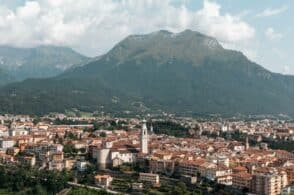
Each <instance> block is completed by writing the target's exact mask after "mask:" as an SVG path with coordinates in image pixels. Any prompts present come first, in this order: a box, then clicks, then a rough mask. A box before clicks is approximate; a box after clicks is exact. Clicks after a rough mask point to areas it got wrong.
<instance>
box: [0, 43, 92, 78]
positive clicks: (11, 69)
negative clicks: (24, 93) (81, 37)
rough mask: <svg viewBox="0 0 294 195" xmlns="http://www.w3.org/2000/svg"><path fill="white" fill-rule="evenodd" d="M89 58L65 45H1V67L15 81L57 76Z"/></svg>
mask: <svg viewBox="0 0 294 195" xmlns="http://www.w3.org/2000/svg"><path fill="white" fill-rule="evenodd" d="M88 60H89V58H87V57H85V56H82V55H81V54H79V53H77V52H75V51H73V50H72V49H69V48H65V47H57V46H40V47H36V48H14V47H8V46H0V69H2V70H3V71H5V72H6V73H7V74H8V75H10V77H11V78H14V80H15V81H21V80H24V79H27V78H44V77H52V76H56V75H58V74H60V73H62V72H63V71H65V70H67V69H69V68H71V67H72V66H75V65H79V64H82V63H85V62H88ZM10 81H12V80H10Z"/></svg>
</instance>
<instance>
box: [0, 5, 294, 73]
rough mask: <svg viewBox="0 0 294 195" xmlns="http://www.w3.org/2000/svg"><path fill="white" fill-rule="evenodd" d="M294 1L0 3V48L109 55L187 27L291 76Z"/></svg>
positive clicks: (293, 58)
mask: <svg viewBox="0 0 294 195" xmlns="http://www.w3.org/2000/svg"><path fill="white" fill-rule="evenodd" d="M293 6H294V2H293V0H283V1H282V0H259V1H257V0H81V1H77V0H30V1H26V0H0V44H2V45H11V46H16V47H34V46H38V45H44V44H53V45H62V46H68V47H72V48H74V49H75V50H77V51H79V52H81V53H83V54H86V55H88V56H96V55H101V54H103V53H105V52H107V51H108V50H109V49H111V47H113V46H114V45H115V44H116V43H117V42H118V41H120V40H121V39H123V38H124V37H125V36H127V35H129V34H134V33H135V34H144V33H149V32H152V31H157V30H160V29H167V30H170V31H173V32H180V31H182V30H185V29H187V28H189V29H192V30H195V31H199V32H202V33H205V34H208V35H210V36H214V37H216V38H217V39H218V40H219V41H220V42H221V44H223V45H224V47H226V48H229V49H236V50H240V51H242V52H243V53H245V55H247V56H248V57H249V58H250V59H251V60H253V61H256V62H257V63H259V64H261V65H263V66H264V67H266V68H267V69H269V70H271V71H274V72H279V73H283V74H294V55H292V51H293V49H294V36H293V33H294V32H293V31H294V29H293V28H294V26H293V22H291V19H292V18H294V7H293Z"/></svg>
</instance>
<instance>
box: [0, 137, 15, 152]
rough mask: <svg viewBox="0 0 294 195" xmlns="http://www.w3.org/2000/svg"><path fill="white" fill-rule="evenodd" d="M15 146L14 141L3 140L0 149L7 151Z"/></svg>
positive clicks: (0, 142)
mask: <svg viewBox="0 0 294 195" xmlns="http://www.w3.org/2000/svg"><path fill="white" fill-rule="evenodd" d="M13 146H14V140H13V139H9V138H2V139H1V140H0V148H3V149H7V148H11V147H13Z"/></svg>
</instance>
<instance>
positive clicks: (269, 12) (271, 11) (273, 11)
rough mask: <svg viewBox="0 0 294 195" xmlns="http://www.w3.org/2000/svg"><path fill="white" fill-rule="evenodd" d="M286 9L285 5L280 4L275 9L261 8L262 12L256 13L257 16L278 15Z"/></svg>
mask: <svg viewBox="0 0 294 195" xmlns="http://www.w3.org/2000/svg"><path fill="white" fill-rule="evenodd" d="M287 9H288V7H287V6H282V7H280V8H277V9H272V8H267V9H265V10H263V12H261V13H259V14H257V16H258V17H268V16H274V15H278V14H281V13H283V12H285V11H287Z"/></svg>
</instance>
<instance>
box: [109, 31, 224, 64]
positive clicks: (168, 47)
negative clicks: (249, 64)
mask: <svg viewBox="0 0 294 195" xmlns="http://www.w3.org/2000/svg"><path fill="white" fill-rule="evenodd" d="M223 50H224V49H223V47H222V46H221V45H220V44H219V43H218V41H217V40H216V39H214V38H212V37H209V36H206V35H203V34H201V33H199V32H195V31H192V30H185V31H182V32H179V33H172V32H170V31H167V30H160V31H155V32H152V33H149V34H143V35H130V36H128V37H127V38H126V39H124V40H123V41H121V42H120V43H118V44H117V45H116V46H115V47H114V48H113V49H112V50H111V51H110V52H109V54H108V55H107V57H114V59H116V60H118V61H119V62H121V60H123V59H127V58H128V57H134V58H136V59H143V58H151V59H158V60H159V61H161V62H166V61H170V60H171V59H177V60H183V61H189V62H192V63H193V64H197V63H198V62H199V60H203V58H205V57H206V56H208V55H212V54H213V53H215V52H220V51H223ZM199 56H201V57H199Z"/></svg>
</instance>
